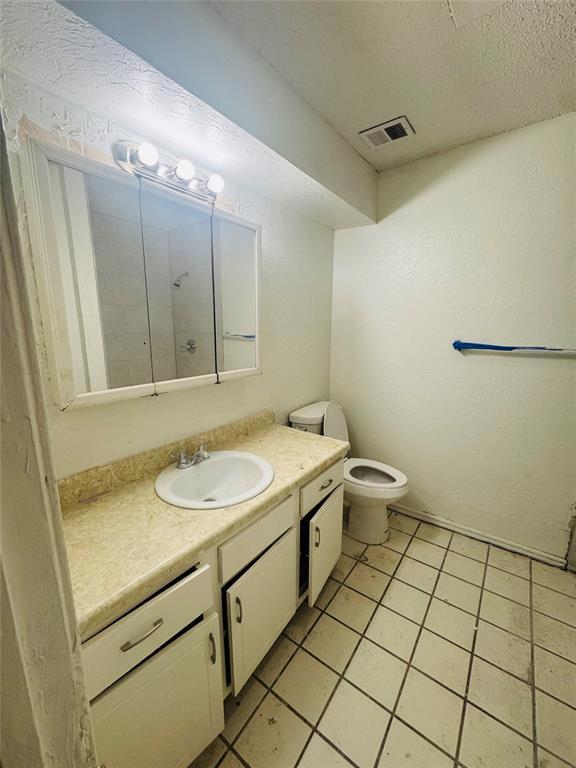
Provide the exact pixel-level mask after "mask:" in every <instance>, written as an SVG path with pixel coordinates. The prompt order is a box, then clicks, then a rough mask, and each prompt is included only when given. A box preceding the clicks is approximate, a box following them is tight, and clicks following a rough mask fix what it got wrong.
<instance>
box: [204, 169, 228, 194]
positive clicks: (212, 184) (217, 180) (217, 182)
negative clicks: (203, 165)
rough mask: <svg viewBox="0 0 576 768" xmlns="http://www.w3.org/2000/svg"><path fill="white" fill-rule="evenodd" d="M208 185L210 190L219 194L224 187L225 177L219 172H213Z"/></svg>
mask: <svg viewBox="0 0 576 768" xmlns="http://www.w3.org/2000/svg"><path fill="white" fill-rule="evenodd" d="M206 186H207V187H208V189H209V190H210V192H214V194H215V195H217V194H219V193H220V192H222V190H223V189H224V179H223V178H222V176H219V175H218V174H217V173H213V174H212V176H210V178H209V179H208V183H207V184H206Z"/></svg>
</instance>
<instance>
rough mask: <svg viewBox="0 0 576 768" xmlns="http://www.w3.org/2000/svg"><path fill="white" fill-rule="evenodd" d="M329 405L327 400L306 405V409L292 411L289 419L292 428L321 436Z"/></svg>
mask: <svg viewBox="0 0 576 768" xmlns="http://www.w3.org/2000/svg"><path fill="white" fill-rule="evenodd" d="M327 404H328V401H327V400H320V401H319V402H317V403H311V404H310V405H305V406H304V408H298V410H296V411H292V413H291V414H290V416H289V417H288V418H289V420H290V426H291V427H294V429H301V430H302V431H303V432H312V434H314V435H321V434H322V433H323V432H322V426H323V422H324V413H325V411H326V406H327Z"/></svg>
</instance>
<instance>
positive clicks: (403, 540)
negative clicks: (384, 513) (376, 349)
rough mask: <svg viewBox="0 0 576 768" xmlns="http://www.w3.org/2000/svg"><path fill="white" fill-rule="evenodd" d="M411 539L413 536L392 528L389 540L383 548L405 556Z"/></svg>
mask: <svg viewBox="0 0 576 768" xmlns="http://www.w3.org/2000/svg"><path fill="white" fill-rule="evenodd" d="M411 538H412V537H411V536H409V535H408V534H407V533H404V532H403V531H397V530H396V529H395V528H390V529H389V535H388V539H387V540H386V541H385V542H384V544H383V546H385V547H388V548H389V549H393V550H394V551H395V552H400V554H404V552H405V551H406V547H407V546H408V544H409V543H410V539H411Z"/></svg>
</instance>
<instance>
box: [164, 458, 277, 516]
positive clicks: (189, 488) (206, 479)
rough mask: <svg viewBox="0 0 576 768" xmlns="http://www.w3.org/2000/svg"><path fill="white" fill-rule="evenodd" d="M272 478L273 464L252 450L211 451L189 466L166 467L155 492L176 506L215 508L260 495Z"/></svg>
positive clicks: (229, 505)
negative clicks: (246, 451) (204, 457)
mask: <svg viewBox="0 0 576 768" xmlns="http://www.w3.org/2000/svg"><path fill="white" fill-rule="evenodd" d="M273 479H274V469H273V468H272V465H271V464H269V463H268V462H267V461H265V460H264V459H261V458H260V457H259V456H255V455H254V454H253V453H244V452H243V451H212V452H210V454H209V458H207V459H205V460H204V461H201V462H199V463H198V464H194V465H193V466H191V467H187V468H186V469H178V467H177V466H175V465H172V466H170V467H168V468H167V469H165V470H164V471H163V472H161V473H160V474H159V475H158V477H157V478H156V493H157V494H158V496H160V498H161V499H163V500H164V501H166V502H168V504H173V505H174V506H176V507H185V508H186V509H216V508H218V507H231V506H232V505H233V504H240V502H241V501H246V500H247V499H252V498H253V497H254V496H258V494H259V493H262V491H264V490H266V488H268V486H269V485H270V483H271V482H272V480H273Z"/></svg>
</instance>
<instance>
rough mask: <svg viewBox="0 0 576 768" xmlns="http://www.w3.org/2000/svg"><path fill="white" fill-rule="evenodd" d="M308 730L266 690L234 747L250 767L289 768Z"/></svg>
mask: <svg viewBox="0 0 576 768" xmlns="http://www.w3.org/2000/svg"><path fill="white" fill-rule="evenodd" d="M310 733H311V729H310V727H309V726H307V725H306V723H305V722H304V721H303V720H302V719H301V718H299V717H298V716H297V715H295V714H294V713H293V712H291V711H290V710H289V709H288V707H286V706H285V705H284V704H282V703H281V702H280V701H278V699H277V698H276V697H275V696H273V695H272V694H268V696H267V697H266V698H265V699H264V701H263V702H262V704H261V705H260V706H259V707H258V709H257V710H256V712H255V714H254V716H253V717H252V719H251V720H250V722H249V723H248V725H247V726H246V728H245V729H244V730H243V731H242V733H241V734H240V737H239V739H238V741H237V742H236V744H235V745H234V748H235V750H236V751H237V752H238V754H239V755H240V756H241V757H243V758H244V760H246V762H247V763H249V764H250V766H251V768H271V766H274V768H293V766H294V765H295V764H296V761H297V760H298V758H299V756H300V753H301V752H302V750H303V748H304V745H305V744H306V740H307V739H308V737H309V736H310Z"/></svg>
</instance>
